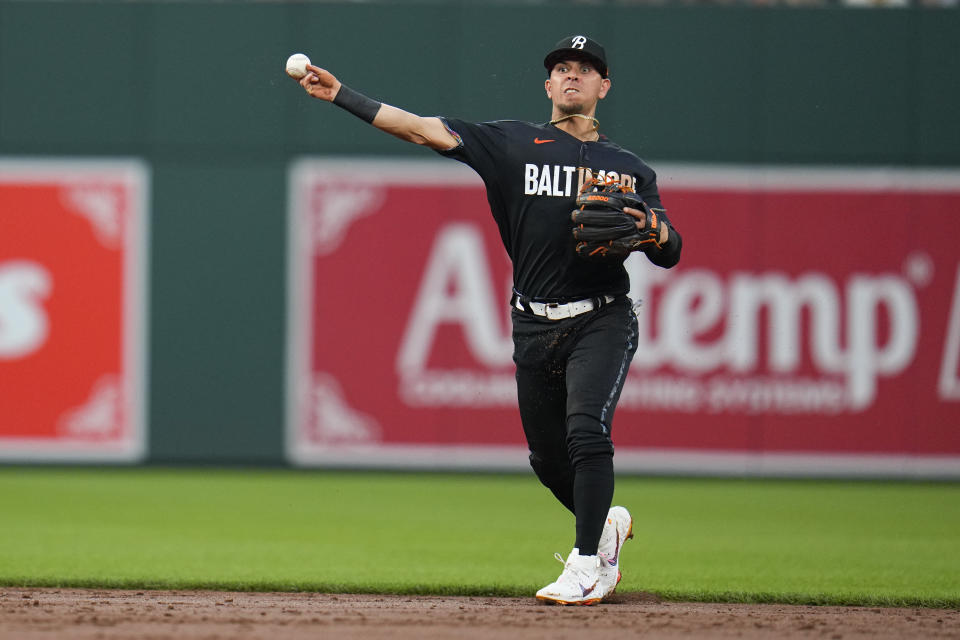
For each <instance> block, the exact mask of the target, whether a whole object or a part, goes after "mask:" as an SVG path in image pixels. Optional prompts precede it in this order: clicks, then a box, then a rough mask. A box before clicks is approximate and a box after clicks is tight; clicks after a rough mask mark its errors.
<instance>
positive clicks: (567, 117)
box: [550, 113, 600, 140]
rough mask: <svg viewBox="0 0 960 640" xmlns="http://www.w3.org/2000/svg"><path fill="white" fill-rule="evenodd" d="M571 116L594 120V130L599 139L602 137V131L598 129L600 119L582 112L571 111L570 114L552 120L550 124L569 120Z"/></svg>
mask: <svg viewBox="0 0 960 640" xmlns="http://www.w3.org/2000/svg"><path fill="white" fill-rule="evenodd" d="M570 118H583V119H584V120H592V121H593V132H594V133H596V134H597V140H599V139H600V132H599V131H598V129H599V128H600V121H599V120H597V119H596V118H594V117H593V116H585V115H583V114H582V113H571V114H570V115H567V116H563V117H562V118H557V119H556V120H551V121H550V124H557V123H558V122H563V121H564V120H568V119H570Z"/></svg>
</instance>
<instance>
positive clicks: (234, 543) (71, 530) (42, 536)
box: [0, 467, 960, 608]
mask: <svg viewBox="0 0 960 640" xmlns="http://www.w3.org/2000/svg"><path fill="white" fill-rule="evenodd" d="M615 501H616V502H617V503H619V504H624V505H626V506H628V507H629V508H630V509H631V511H632V513H633V514H634V521H635V524H634V532H635V534H636V536H635V538H634V540H632V541H631V542H629V543H628V544H627V545H626V547H625V549H624V552H623V556H622V558H623V559H622V567H623V572H624V579H623V582H622V583H621V584H620V589H619V590H618V591H619V592H621V593H622V592H629V591H649V592H654V593H657V594H659V595H660V596H661V597H663V598H667V599H678V600H708V601H750V602H784V603H813V604H856V605H881V606H882V605H891V606H893V605H900V606H934V607H948V608H960V485H958V484H933V483H930V484H925V483H893V482H839V481H775V480H763V481H761V480H737V479H729V480H717V479H666V478H654V479H651V478H636V477H628V478H620V479H618V483H617V493H616V500H615ZM572 531H573V518H572V516H571V515H569V514H568V513H567V512H566V511H565V510H563V509H562V508H561V507H560V506H559V504H558V503H556V502H555V501H554V500H553V498H552V496H550V495H549V494H548V492H547V491H546V489H544V488H542V487H541V486H540V485H539V484H538V483H537V481H536V480H535V479H534V478H533V476H532V475H506V476H497V475H456V474H385V473H384V474H366V473H324V472H306V471H282V470H194V469H191V470H181V469H106V470H97V469H90V468H84V469H47V468H18V467H8V468H0V584H2V585H7V586H31V587H40V586H60V587H67V586H79V587H129V588H178V589H184V588H217V589H228V590H314V591H344V592H385V593H420V594H427V593H434V594H462V595H478V594H496V595H516V596H529V595H532V594H533V592H534V591H535V590H536V589H538V588H539V587H541V586H543V585H544V584H546V583H547V582H550V581H552V580H553V579H554V578H556V576H557V574H559V572H560V569H561V566H560V564H559V563H557V562H556V560H554V559H553V557H552V556H553V552H554V551H558V552H560V553H562V554H563V555H566V553H567V552H569V550H570V547H571V546H572V545H573V538H572Z"/></svg>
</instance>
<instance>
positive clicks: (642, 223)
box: [623, 207, 670, 246]
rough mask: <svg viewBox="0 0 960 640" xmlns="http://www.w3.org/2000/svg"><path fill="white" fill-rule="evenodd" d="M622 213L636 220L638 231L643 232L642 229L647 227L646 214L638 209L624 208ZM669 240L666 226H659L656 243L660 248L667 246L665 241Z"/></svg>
mask: <svg viewBox="0 0 960 640" xmlns="http://www.w3.org/2000/svg"><path fill="white" fill-rule="evenodd" d="M623 212H624V213H629V214H630V215H632V216H633V217H634V218H636V219H637V229H638V230H640V231H643V230H644V228H645V227H646V226H647V214H646V213H644V212H643V211H641V210H640V209H634V208H632V207H624V208H623ZM669 239H670V230H669V229H667V225H665V224H661V225H660V237H659V238H658V240H657V242H659V244H660V246H663V245H665V244H667V240H669Z"/></svg>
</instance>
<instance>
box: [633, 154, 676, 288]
mask: <svg viewBox="0 0 960 640" xmlns="http://www.w3.org/2000/svg"><path fill="white" fill-rule="evenodd" d="M647 169H648V172H649V173H646V172H645V174H644V175H643V182H642V183H641V184H638V185H637V195H639V196H640V197H641V198H642V199H643V201H644V202H645V203H647V205H648V206H649V207H650V208H651V209H653V210H654V211H656V212H657V215H658V216H659V218H660V222H661V223H662V224H666V225H667V229H669V234H670V235H669V237H668V239H667V243H666V244H665V245H663V247H662V248H661V249H660V250H659V251H649V252H647V254H646V255H647V258H648V259H649V260H650V262H652V263H653V264H655V265H657V266H658V267H664V268H666V269H669V268H670V267H672V266H674V265H676V264H677V263H678V262H680V250H681V248H682V247H683V238H682V237H681V236H680V232H678V231H677V229H676V227H674V226H673V223H671V222H670V218H668V217H667V210H666V209H665V208H664V206H663V203H662V202H661V201H660V191H659V190H658V189H657V174H656V173H654V171H653V170H652V169H649V168H647Z"/></svg>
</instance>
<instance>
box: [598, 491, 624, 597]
mask: <svg viewBox="0 0 960 640" xmlns="http://www.w3.org/2000/svg"><path fill="white" fill-rule="evenodd" d="M632 537H633V518H632V517H631V516H630V512H629V511H627V510H626V509H624V508H623V507H610V511H608V512H607V521H606V522H605V523H604V525H603V533H601V534H600V545H599V547H597V556H598V557H599V558H600V586H601V589H602V592H603V597H606V596H609V595H611V594H612V593H613V592H614V591H616V589H617V585H618V584H619V583H620V578H621V574H620V551H621V550H622V549H623V543H624V542H626V541H627V540H629V539H630V538H632Z"/></svg>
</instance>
